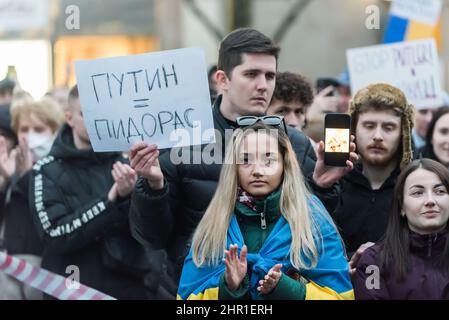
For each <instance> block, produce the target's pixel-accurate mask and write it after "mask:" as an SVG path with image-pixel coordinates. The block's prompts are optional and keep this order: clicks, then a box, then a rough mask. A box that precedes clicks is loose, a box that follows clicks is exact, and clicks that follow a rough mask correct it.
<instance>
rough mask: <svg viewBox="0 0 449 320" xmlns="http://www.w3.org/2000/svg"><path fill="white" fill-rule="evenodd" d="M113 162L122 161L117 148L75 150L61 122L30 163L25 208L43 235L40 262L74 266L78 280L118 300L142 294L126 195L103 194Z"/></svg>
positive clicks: (139, 255) (56, 267)
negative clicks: (48, 145)
mask: <svg viewBox="0 0 449 320" xmlns="http://www.w3.org/2000/svg"><path fill="white" fill-rule="evenodd" d="M116 161H121V162H126V160H125V159H124V158H123V157H122V156H121V155H120V154H119V153H94V152H93V151H92V150H79V149H77V148H76V147H75V145H74V142H73V136H72V130H71V128H70V127H69V126H68V125H64V126H63V128H62V129H61V131H60V132H59V134H58V136H57V138H56V140H55V143H54V145H53V147H52V149H51V151H50V154H49V156H48V157H46V158H43V159H41V160H39V161H38V162H37V163H36V164H35V165H34V166H33V169H32V179H31V182H30V209H31V211H32V216H33V220H34V223H35V225H36V228H37V230H38V231H39V234H40V236H41V237H42V238H43V240H44V251H43V256H42V267H44V268H46V269H48V270H50V271H53V272H55V273H58V274H61V275H63V276H68V275H69V274H68V273H66V268H67V267H68V266H70V265H74V266H76V267H78V269H79V272H80V282H81V283H82V284H85V285H87V286H91V287H93V288H95V289H97V290H100V291H102V292H104V293H106V294H109V295H111V296H113V297H115V298H118V299H129V298H131V299H139V298H145V297H146V296H145V293H144V286H143V279H142V276H141V275H140V274H138V273H137V270H134V269H133V267H134V266H136V267H137V266H138V261H142V259H144V258H143V255H144V253H143V247H142V246H141V245H140V244H139V243H137V242H136V241H135V240H134V239H133V238H132V237H131V234H130V231H129V224H128V213H129V198H127V199H119V200H118V201H117V202H114V203H113V202H110V201H108V199H107V195H108V192H109V190H110V188H111V187H112V185H113V183H114V180H113V178H112V175H111V170H112V165H113V164H114V162H116ZM133 265H134V266H133Z"/></svg>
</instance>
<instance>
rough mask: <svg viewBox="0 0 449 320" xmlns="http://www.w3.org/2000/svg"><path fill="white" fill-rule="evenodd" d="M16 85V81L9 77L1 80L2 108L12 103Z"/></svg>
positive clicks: (0, 102) (0, 100)
mask: <svg viewBox="0 0 449 320" xmlns="http://www.w3.org/2000/svg"><path fill="white" fill-rule="evenodd" d="M15 87H16V83H15V82H14V81H13V80H11V79H9V78H5V79H3V80H1V81H0V108H2V107H4V106H7V105H9V104H10V103H11V101H12V99H13V93H14V88H15Z"/></svg>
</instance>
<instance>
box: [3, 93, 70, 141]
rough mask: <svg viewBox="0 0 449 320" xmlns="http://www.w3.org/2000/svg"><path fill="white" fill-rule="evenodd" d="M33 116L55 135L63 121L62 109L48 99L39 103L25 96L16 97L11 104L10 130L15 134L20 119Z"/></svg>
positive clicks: (45, 98)
mask: <svg viewBox="0 0 449 320" xmlns="http://www.w3.org/2000/svg"><path fill="white" fill-rule="evenodd" d="M31 114H33V115H35V116H36V117H37V118H38V119H39V120H41V121H42V122H43V123H45V124H46V125H47V126H49V127H50V128H51V130H52V132H53V133H55V132H56V131H57V130H58V129H59V128H60V127H61V125H62V124H63V123H64V121H65V117H64V112H63V111H62V108H61V107H60V106H59V105H58V104H57V103H56V102H54V101H53V99H51V98H49V97H44V98H42V99H41V100H39V101H35V100H33V98H32V97H31V96H29V95H27V94H20V95H18V96H16V97H15V98H14V100H13V102H12V104H11V128H12V129H13V130H14V132H15V133H16V134H17V132H18V130H19V126H20V119H22V117H24V116H29V115H31Z"/></svg>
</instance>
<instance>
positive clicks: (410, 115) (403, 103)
mask: <svg viewBox="0 0 449 320" xmlns="http://www.w3.org/2000/svg"><path fill="white" fill-rule="evenodd" d="M388 107H391V108H392V110H395V111H396V112H398V113H399V114H401V120H402V121H401V124H402V125H401V126H402V146H401V147H402V148H400V149H398V152H401V150H402V158H401V159H400V168H401V169H402V168H403V167H404V166H406V165H407V164H408V163H409V162H410V161H411V160H412V158H413V154H412V138H411V132H412V128H413V125H414V121H415V107H414V106H413V105H411V104H409V103H408V102H407V98H406V97H405V95H404V93H403V92H402V91H401V90H399V89H398V88H396V87H393V86H391V85H389V84H385V83H376V84H371V85H368V86H366V87H364V88H362V89H360V90H359V91H358V92H357V93H356V94H355V96H354V98H353V99H352V100H351V102H350V103H349V113H350V114H351V117H352V120H353V125H352V131H353V133H354V132H355V128H356V125H357V121H358V117H359V114H360V113H361V112H363V109H365V110H366V109H380V110H385V109H386V108H388Z"/></svg>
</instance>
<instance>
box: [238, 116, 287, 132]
mask: <svg viewBox="0 0 449 320" xmlns="http://www.w3.org/2000/svg"><path fill="white" fill-rule="evenodd" d="M236 120H237V125H239V126H240V127H247V126H251V125H253V124H255V123H256V122H258V121H260V122H262V123H263V124H266V125H268V126H273V127H281V124H282V125H283V129H284V131H285V132H287V126H286V125H285V121H284V117H281V116H263V117H256V116H243V117H238V118H237V119H236Z"/></svg>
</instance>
